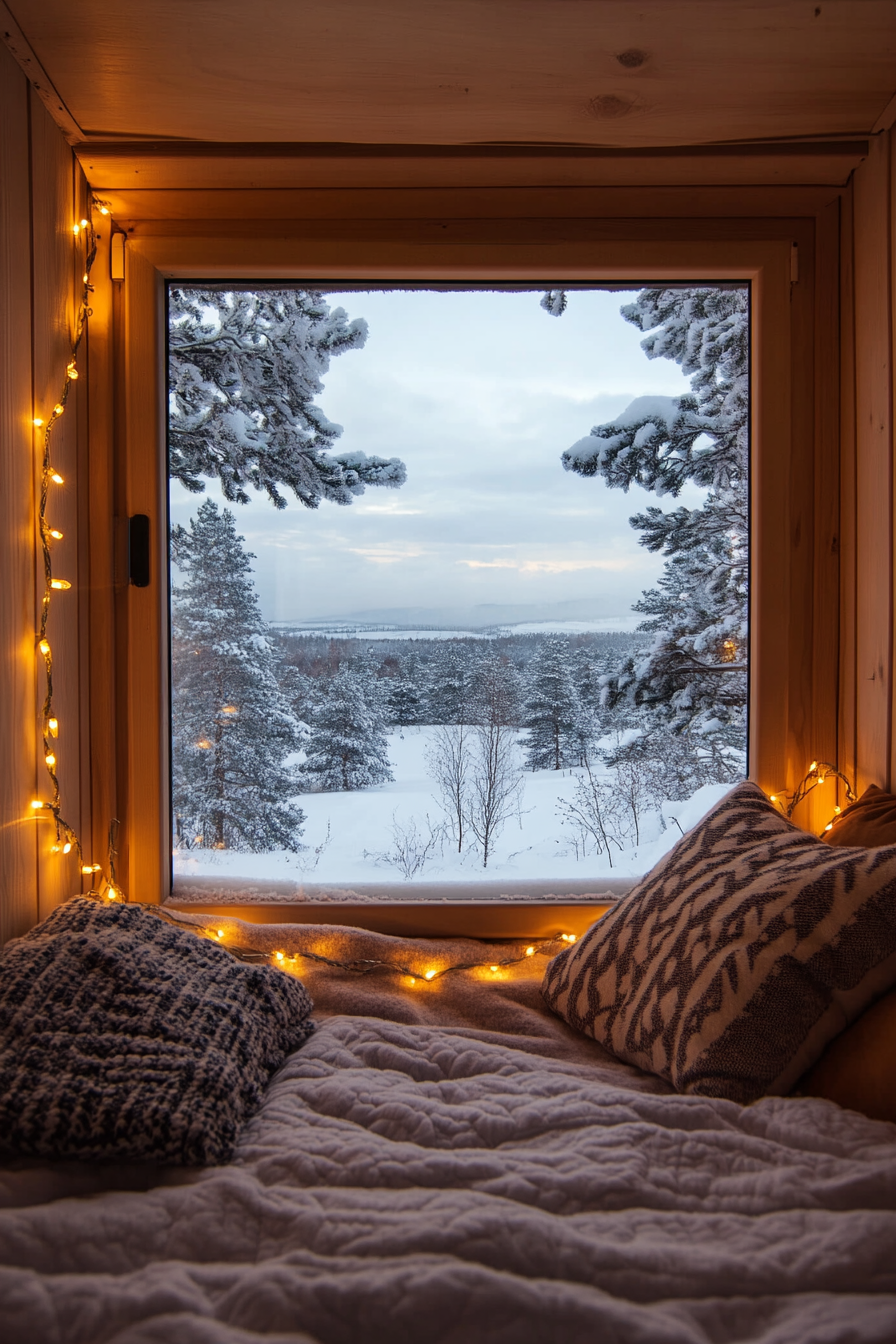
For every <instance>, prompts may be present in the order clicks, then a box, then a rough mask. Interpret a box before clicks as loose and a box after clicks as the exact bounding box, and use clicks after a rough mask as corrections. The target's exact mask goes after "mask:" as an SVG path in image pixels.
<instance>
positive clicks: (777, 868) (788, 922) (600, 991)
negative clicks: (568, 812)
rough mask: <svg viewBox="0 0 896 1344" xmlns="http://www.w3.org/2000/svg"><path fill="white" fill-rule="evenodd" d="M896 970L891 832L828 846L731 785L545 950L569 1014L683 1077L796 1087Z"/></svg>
mask: <svg viewBox="0 0 896 1344" xmlns="http://www.w3.org/2000/svg"><path fill="white" fill-rule="evenodd" d="M894 982H896V846H888V847H887V848H884V849H870V850H869V849H842V848H841V849H831V848H830V846H828V845H824V844H822V843H821V841H820V840H818V839H817V838H816V837H815V836H813V835H809V834H807V832H805V831H800V830H797V828H796V827H795V826H792V825H791V823H790V822H789V821H787V820H786V819H785V818H784V817H782V816H781V815H780V813H779V812H778V811H777V810H776V809H775V808H774V807H773V806H772V805H771V803H769V802H768V800H767V799H766V797H765V795H764V794H763V793H762V791H761V790H760V789H759V788H757V787H756V785H755V784H750V783H743V784H739V785H737V787H736V788H734V789H733V790H732V791H731V792H730V793H729V794H727V795H726V796H725V797H724V798H723V799H722V801H721V802H720V803H719V804H718V806H717V807H716V808H714V809H713V811H712V812H710V813H709V815H708V816H706V817H704V818H703V820H702V821H701V822H699V823H698V825H697V826H695V827H694V829H693V830H691V831H689V832H688V833H687V835H685V836H684V837H683V838H682V839H681V840H679V842H678V844H677V845H676V846H675V848H674V849H673V850H672V851H671V852H670V853H669V854H667V855H666V857H665V858H664V859H662V860H661V861H660V863H658V864H657V866H656V867H655V868H654V869H653V871H652V872H651V873H649V874H648V876H647V877H646V878H644V879H643V881H642V882H640V883H639V884H638V886H637V887H635V889H634V890H633V891H632V892H631V893H630V895H628V896H627V897H625V898H624V899H623V900H622V901H620V903H619V905H618V906H616V907H615V909H613V910H611V911H610V913H609V914H607V915H605V916H604V918H603V919H602V920H600V921H599V922H598V923H597V924H595V925H593V926H592V928H591V929H590V930H589V931H588V933H587V934H585V936H584V937H583V938H582V939H581V940H580V941H579V942H578V943H576V944H574V945H573V946H571V947H570V948H569V949H568V950H566V951H564V952H561V953H560V955H559V956H557V957H555V958H554V960H553V961H552V962H551V963H550V964H549V966H548V968H547V973H546V975H545V979H544V985H543V987H542V992H543V994H544V997H545V999H546V1001H547V1003H548V1005H549V1006H550V1007H551V1008H552V1009H553V1010H554V1012H556V1013H557V1014H559V1016H560V1017H563V1018H565V1019H566V1021H567V1022H569V1023H570V1025H571V1026H573V1027H576V1028H578V1030H579V1031H583V1032H585V1033H587V1035H589V1036H593V1037H594V1038H595V1040H598V1041H600V1042H601V1044H602V1045H605V1046H606V1047H607V1048H608V1049H610V1050H612V1051H613V1053H614V1054H615V1055H618V1056H619V1058H620V1059H624V1060H626V1061H627V1062H628V1063H630V1064H635V1065H637V1066H638V1067H640V1068H642V1069H645V1070H647V1071H648V1072H650V1073H655V1074H658V1075H659V1076H660V1077H661V1078H665V1079H667V1080H668V1081H669V1082H671V1083H672V1085H673V1086H674V1087H676V1088H677V1089H678V1090H679V1091H680V1092H693V1093H699V1094H701V1095H703V1096H709V1097H728V1098H730V1099H731V1100H733V1101H739V1102H742V1103H745V1104H746V1103H748V1102H751V1101H754V1100H756V1098H757V1097H761V1096H763V1095H764V1094H766V1093H772V1094H779V1095H781V1094H784V1093H786V1092H788V1091H789V1090H790V1089H791V1087H792V1086H793V1085H794V1083H795V1082H796V1081H797V1079H798V1078H799V1077H800V1075H801V1074H802V1073H804V1072H805V1070H806V1069H807V1068H808V1067H809V1065H810V1064H812V1063H814V1061H815V1060H816V1059H817V1058H818V1057H819V1055H820V1054H821V1052H822V1051H823V1050H824V1048H825V1046H826V1045H827V1043H828V1042H829V1041H830V1040H832V1039H833V1037H834V1036H836V1035H837V1034H838V1033H839V1032H840V1031H842V1030H843V1028H844V1027H845V1026H846V1025H847V1024H848V1023H849V1022H852V1021H854V1020H855V1018H857V1017H858V1015H859V1014H860V1013H861V1012H862V1011H863V1010H864V1008H865V1007H866V1006H867V1005H868V1004H869V1003H870V1002H871V1000H872V999H874V998H875V997H876V996H877V995H878V994H881V993H883V991H884V990H886V989H888V988H889V987H890V986H891V985H892V984H894Z"/></svg>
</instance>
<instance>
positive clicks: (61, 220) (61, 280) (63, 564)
mask: <svg viewBox="0 0 896 1344" xmlns="http://www.w3.org/2000/svg"><path fill="white" fill-rule="evenodd" d="M31 173H32V203H33V204H32V233H33V247H34V253H33V255H34V270H33V282H32V292H33V305H34V306H33V329H32V336H33V367H34V404H35V406H36V408H37V413H38V414H39V415H41V416H43V418H44V419H47V418H48V417H49V414H50V413H51V411H52V408H53V405H54V403H55V402H56V400H57V398H58V397H59V395H60V392H61V391H62V386H63V379H64V375H65V368H66V365H67V363H68V361H69V359H70V358H71V342H72V332H73V330H74V322H75V312H76V294H77V292H78V291H77V289H76V280H77V279H78V278H79V277H80V273H81V271H82V270H83V246H82V245H81V244H80V242H78V243H76V242H75V240H74V237H73V234H72V221H73V219H74V215H75V201H74V198H73V180H72V154H71V150H70V149H69V148H68V146H67V145H66V143H65V141H64V140H63V139H62V137H61V136H60V134H59V131H58V129H57V127H56V126H55V124H54V123H53V121H51V119H50V116H49V114H48V113H47V110H46V108H45V107H44V105H43V103H42V102H41V101H40V100H39V99H38V98H37V96H36V94H34V92H33V91H32V95H31ZM80 395H81V394H80V392H79V389H78V384H77V383H76V384H75V386H74V388H73V389H72V391H71V392H70V394H69V400H68V405H67V408H66V411H65V414H64V415H63V416H62V418H61V420H60V421H59V422H58V423H57V425H56V427H55V429H54V430H53V435H52V445H53V446H52V460H53V465H54V466H55V468H56V470H57V471H58V472H59V473H60V474H61V475H62V477H63V478H64V484H63V485H62V486H54V487H53V488H52V493H51V495H50V504H49V510H48V513H49V521H50V524H51V526H52V527H55V528H58V529H59V530H60V531H61V532H62V533H63V540H62V541H60V542H58V543H56V544H55V545H54V549H53V572H54V574H55V575H56V576H57V577H59V578H65V579H68V580H69V582H70V583H71V584H72V588H71V590H70V591H69V592H62V593H58V594H56V595H54V598H53V601H52V604H51V608H50V620H49V625H48V627H47V638H48V639H49V641H50V645H51V648H52V650H53V680H54V687H55V702H54V703H55V708H56V711H57V718H58V719H59V739H58V758H59V763H58V767H57V773H58V776H59V786H60V790H61V795H62V796H61V806H62V814H63V816H64V817H65V819H66V820H67V821H68V823H69V824H70V825H71V826H72V827H73V828H74V829H75V831H76V832H78V833H79V834H80V831H81V808H80V785H81V715H80V710H81V692H80V664H81V650H80V630H81V620H82V599H83V596H84V594H83V593H82V588H81V574H80V572H79V567H78V559H79V555H78V550H79V548H78V433H77V430H78V401H79V398H80ZM34 468H35V489H36V490H37V491H39V489H40V454H39V453H37V454H35V458H34ZM34 585H35V587H34V591H35V610H38V609H39V604H40V601H41V598H42V595H43V590H44V573H43V557H42V554H41V553H40V552H39V551H36V553H35V580H34ZM37 709H39V706H35V713H36V711H37ZM38 780H39V783H38V796H41V792H42V791H43V794H44V796H46V788H47V785H46V783H45V779H44V777H42V772H40V773H39V775H38ZM39 836H40V840H39V857H40V913H41V917H43V916H45V915H48V914H49V913H50V911H51V910H52V909H54V907H55V906H56V905H58V904H59V903H60V902H61V901H63V900H65V899H66V898H67V897H69V896H71V895H72V893H73V892H76V891H79V890H80V886H81V881H80V876H81V875H80V872H79V869H78V864H77V855H76V853H75V851H74V850H73V851H72V853H71V855H70V856H68V857H65V856H63V855H61V854H51V853H50V846H51V845H52V843H53V841H54V839H55V835H54V831H53V827H52V824H51V822H50V821H49V820H47V821H46V822H45V823H44V824H43V825H42V826H41V828H40V832H39Z"/></svg>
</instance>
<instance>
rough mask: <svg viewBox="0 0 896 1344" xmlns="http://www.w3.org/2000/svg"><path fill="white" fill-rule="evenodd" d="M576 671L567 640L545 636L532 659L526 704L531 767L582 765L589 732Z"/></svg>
mask: <svg viewBox="0 0 896 1344" xmlns="http://www.w3.org/2000/svg"><path fill="white" fill-rule="evenodd" d="M575 671H576V669H575V665H574V662H573V659H572V656H571V654H570V649H569V642H568V641H567V640H563V639H546V640H545V641H544V642H543V643H542V645H541V648H540V649H539V651H538V653H537V654H536V655H535V657H534V658H533V659H532V662H531V664H530V666H529V676H528V688H527V695H526V700H525V704H524V706H523V726H524V728H525V729H526V765H527V766H528V767H529V769H530V770H561V769H563V768H564V767H565V766H572V765H579V764H581V761H582V758H583V753H584V750H585V748H586V747H587V741H588V737H589V732H588V728H587V726H586V725H587V710H586V708H585V706H583V704H582V700H581V698H580V696H579V692H578V689H577V686H576V675H575Z"/></svg>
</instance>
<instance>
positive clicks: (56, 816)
mask: <svg viewBox="0 0 896 1344" xmlns="http://www.w3.org/2000/svg"><path fill="white" fill-rule="evenodd" d="M90 207H91V213H92V211H93V210H98V211H99V212H100V214H101V215H105V216H108V215H109V206H108V204H107V203H106V202H105V201H100V200H98V199H96V198H93V199H92V200H91V203H90ZM72 234H73V237H74V242H75V245H76V246H77V247H80V246H81V245H82V243H86V251H85V256H84V270H83V274H82V277H81V296H80V301H79V303H78V314H77V318H76V320H75V329H74V334H73V337H72V342H71V354H70V357H69V360H68V363H67V365H66V370H65V378H64V380H63V384H62V391H61V392H60V394H59V398H58V400H57V401H56V402H55V404H54V406H53V409H52V411H51V412H50V414H49V416H47V418H46V419H44V417H42V416H41V415H39V414H37V413H35V415H34V418H33V422H32V423H33V425H34V428H35V429H37V430H43V456H42V461H41V482H40V503H39V508H38V515H37V540H38V543H39V545H40V548H41V552H42V555H43V567H44V591H43V597H42V599H41V606H40V622H39V625H38V630H37V634H36V636H35V643H36V646H37V650H38V653H39V654H40V655H41V657H42V659H43V665H44V698H43V705H42V707H41V722H42V732H41V736H42V740H43V753H44V768H45V769H46V772H47V775H48V777H49V780H50V788H51V790H52V798H51V800H50V801H49V802H47V801H46V800H45V799H42V798H35V799H34V800H33V801H32V803H31V808H32V811H34V812H36V813H38V814H40V813H46V812H49V813H50V815H51V816H52V818H53V824H54V826H55V831H56V839H55V843H54V844H53V845H52V847H51V853H54V854H57V853H59V852H60V851H61V852H62V853H63V854H69V853H71V851H72V850H74V851H75V853H76V854H77V856H78V861H79V863H80V866H81V873H82V875H85V876H87V875H89V876H90V878H91V890H90V891H89V892H88V893H87V894H88V895H98V894H99V893H98V892H95V891H94V890H93V887H94V882H95V881H96V874H98V873H100V872H101V871H102V865H101V864H98V863H89V864H88V863H85V862H84V851H83V847H82V845H81V840H80V837H79V836H78V833H77V832H76V830H75V828H74V827H73V826H72V825H71V823H70V822H68V821H67V820H66V819H65V817H64V816H63V814H62V800H61V795H60V789H59V774H58V769H57V767H58V759H59V758H58V748H57V739H58V737H59V720H58V718H57V717H56V714H55V711H54V704H53V699H54V682H53V649H52V645H51V644H50V641H49V639H48V638H47V629H48V626H49V620H50V608H51V603H52V599H53V595H54V593H56V592H65V591H66V590H68V589H70V588H71V586H72V585H71V583H70V582H69V581H68V580H67V579H62V578H58V577H56V576H54V573H53V549H52V543H53V542H54V541H61V540H62V533H61V532H60V531H59V530H58V529H57V528H54V527H52V526H51V525H50V520H49V517H48V513H49V503H50V494H51V487H52V486H54V485H63V484H64V480H63V477H62V476H61V475H60V474H59V472H58V471H57V470H56V468H55V467H54V465H53V457H52V448H53V431H54V429H55V428H56V425H57V424H58V422H59V420H60V419H61V417H62V416H63V415H64V414H65V409H66V406H67V404H68V399H69V394H70V392H71V389H72V384H73V383H75V382H77V380H78V376H79V371H78V352H79V350H80V348H81V343H82V341H83V339H84V333H85V332H86V330H87V321H88V318H90V317H91V315H92V311H93V310H92V309H91V307H90V295H91V294H92V293H93V288H94V287H93V285H92V284H91V283H90V272H91V270H92V269H93V264H94V262H95V261H96V254H97V234H96V230H95V228H94V225H93V220H92V218H91V219H82V220H80V221H78V222H76V223H74V224H73V225H72ZM35 410H36V408H35ZM117 825H118V823H117V822H114V823H113V828H110V835H109V849H110V854H109V857H110V863H112V862H113V853H114V836H115V834H117ZM105 885H106V889H107V893H108V894H109V895H110V896H113V897H116V896H118V895H120V891H119V889H118V887H117V885H116V884H115V879H114V877H112V878H111V880H107V881H106V884H105Z"/></svg>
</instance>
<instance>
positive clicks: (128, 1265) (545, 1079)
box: [0, 917, 896, 1344]
mask: <svg viewBox="0 0 896 1344" xmlns="http://www.w3.org/2000/svg"><path fill="white" fill-rule="evenodd" d="M196 919H197V922H201V920H200V918H199V917H196ZM226 932H227V936H228V937H230V938H233V939H235V940H236V939H238V940H239V941H240V942H241V943H242V944H244V945H246V946H254V947H256V948H259V949H268V950H269V949H272V948H276V950H282V951H283V952H284V953H285V955H286V956H287V957H288V956H290V955H291V954H292V953H293V952H295V951H297V950H300V949H301V948H303V947H304V948H306V949H307V948H309V947H312V946H313V947H316V948H318V949H320V948H322V947H324V948H326V949H327V950H328V951H329V952H330V953H331V954H334V957H333V959H338V960H343V961H345V960H350V959H354V960H357V961H365V960H366V961H369V960H378V959H379V960H383V961H387V962H391V963H393V964H394V965H397V966H410V967H411V968H412V969H413V968H417V969H419V970H420V971H421V972H422V974H420V975H418V976H416V977H415V984H414V985H413V986H412V985H410V983H409V977H408V976H405V975H401V974H398V973H396V972H392V971H389V970H387V969H384V968H380V969H378V970H377V969H374V970H373V971H370V972H368V973H366V974H361V973H359V972H346V971H344V970H342V969H340V968H338V967H337V968H333V967H329V966H327V965H325V964H322V963H314V962H311V961H309V960H307V959H303V960H302V975H303V979H304V980H305V982H306V984H307V985H308V987H309V989H310V991H311V994H312V997H313V998H314V1001H315V1017H316V1019H317V1022H318V1025H317V1029H316V1031H315V1032H314V1034H313V1036H312V1037H311V1039H310V1040H309V1041H308V1042H307V1044H306V1045H304V1046H303V1047H302V1049H301V1050H299V1051H297V1052H296V1053H295V1054H293V1055H291V1056H290V1057H289V1058H288V1059H287V1061H286V1062H285V1064H284V1065H283V1067H282V1068H281V1069H280V1070H279V1071H278V1073H277V1074H276V1075H275V1077H274V1078H273V1080H272V1082H271V1084H270V1087H269V1088H268V1090H267V1093H266V1095H265V1097H264V1100H263V1103H262V1106H261V1108H260V1110H259V1111H258V1113H257V1114H256V1115H255V1116H254V1117H253V1119H252V1120H251V1121H250V1122H249V1124H248V1125H247V1126H246V1128H245V1130H244V1132H243V1134H242V1136H241V1138H240V1140H239V1142H238V1145H237V1149H236V1152H235V1154H234V1157H233V1160H232V1161H231V1162H230V1163H229V1164H228V1165H226V1166H221V1167H211V1168H206V1169H204V1170H191V1169H184V1168H146V1167H143V1166H138V1165H132V1166H128V1165H114V1166H103V1165H99V1164H93V1165H85V1164H75V1163H46V1162H40V1161H25V1160H20V1161H18V1162H13V1163H7V1164H6V1165H5V1166H4V1167H3V1169H2V1172H0V1201H2V1206H3V1207H2V1211H0V1248H2V1255H0V1260H2V1263H3V1266H4V1268H3V1270H2V1275H0V1319H2V1321H3V1323H4V1324H3V1327H2V1329H3V1336H2V1337H3V1339H4V1340H5V1341H6V1344H35V1341H40V1344H82V1342H83V1344H112V1342H113V1341H115V1344H137V1342H138V1341H140V1344H143V1342H144V1341H145V1342H147V1344H148V1342H149V1341H163V1340H165V1341H177V1342H178V1344H181V1342H183V1344H194V1341H195V1342H196V1344H199V1342H200V1341H201V1344H211V1342H212V1341H214V1342H215V1344H218V1342H219V1341H220V1342H221V1344H224V1342H225V1341H226V1342H227V1344H244V1342H247V1341H250V1340H252V1341H254V1340H260V1339H263V1340H266V1341H277V1342H278V1344H279V1341H284V1342H285V1341H287V1340H288V1341H291V1342H293V1341H306V1340H309V1341H310V1340H314V1341H320V1342H321V1344H324V1342H325V1344H342V1342H343V1341H344V1342H345V1344H349V1342H350V1341H351V1342H354V1341H358V1340H379V1339H384V1340H386V1339H388V1340H390V1341H391V1340H395V1341H399V1340H409V1341H410V1340H417V1339H420V1338H425V1339H428V1340H438V1341H446V1342H447V1341H478V1340H483V1341H484V1340H489V1341H494V1340H497V1341H503V1340H506V1341H513V1342H514V1344H518V1342H520V1341H530V1340H531V1341H555V1340H567V1339H568V1340H583V1341H584V1340H589V1341H593V1340H601V1341H610V1340H619V1341H625V1344H629V1341H642V1340H643V1341H650V1342H651V1344H654V1342H656V1344H659V1342H660V1341H662V1344H666V1342H667V1341H668V1344H697V1342H698V1341H699V1344H708V1342H709V1341H713V1342H714V1344H715V1341H719V1342H721V1341H735V1340H737V1341H741V1340H751V1341H753V1340H755V1341H762V1344H773V1342H774V1344H783V1342H784V1341H819V1342H820V1341H845V1340H850V1341H861V1342H862V1344H866V1342H867V1344H871V1342H872V1341H875V1342H877V1341H879V1342H880V1344H892V1340H893V1339H894V1338H896V1254H894V1251H896V1126H892V1125H889V1124H884V1123H880V1122H876V1121H872V1120H868V1119H866V1118H865V1117H863V1116H860V1115H858V1114H855V1113H852V1112H849V1111H845V1110H843V1109H842V1108H840V1107H838V1106H836V1105H835V1104H834V1103H832V1102H829V1101H822V1100H818V1099H812V1098H780V1097H774V1098H765V1099H763V1100H762V1101H760V1102H758V1103H756V1104H754V1105H752V1106H750V1107H746V1108H744V1107H741V1106H739V1105H737V1104H735V1103H733V1102H727V1101H717V1100H712V1099H706V1098H702V1097H693V1096H680V1095H676V1094H675V1093H673V1091H672V1089H671V1087H670V1086H669V1085H668V1084H666V1083H664V1082H662V1081H661V1080H660V1079H658V1078H656V1077H654V1076H652V1075H650V1074H647V1073H644V1072H641V1071H639V1070H637V1069H635V1068H632V1067H630V1066H627V1065H625V1064H622V1063H620V1062H619V1061H618V1060H616V1059H614V1057H613V1056H611V1055H610V1054H608V1053H607V1052H606V1051H605V1050H604V1049H603V1048H602V1047H601V1046H600V1045H598V1044H597V1043H596V1042H595V1041H593V1040H590V1039H588V1038H587V1037H584V1036H582V1035H580V1034H578V1033H576V1032H574V1031H572V1030H571V1029H570V1028H569V1027H568V1026H567V1025H566V1024H565V1023H563V1022H562V1021H561V1020H560V1019H559V1018H557V1017H556V1016H554V1015H553V1014H551V1013H549V1012H548V1010H547V1009H546V1008H545V1006H544V1004H543V1001H542V999H541V994H540V985H541V978H542V974H543V969H544V959H543V957H542V956H539V955H537V954H536V955H534V956H532V957H529V958H526V957H525V949H524V948H522V949H521V948H520V947H518V946H514V945H509V946H508V945H507V944H502V945H497V946H491V945H485V944H477V943H472V942H470V943H467V942H458V943H453V944H445V943H427V942H423V941H421V940H401V939H394V938H388V937H386V936H381V935H375V934H370V933H365V932H363V931H360V930H357V931H351V930H344V929H335V928H320V927H318V928H303V929H299V930H296V929H289V928H285V927H279V926H266V927H261V928H255V927H252V926H248V925H244V926H238V925H237V921H231V922H230V923H229V924H228V927H227V930H226ZM514 955H521V956H522V957H523V959H522V960H520V961H518V962H514V963H513V964H511V965H509V966H505V967H500V968H499V970H498V971H497V972H494V971H492V970H491V969H490V966H491V965H498V964H499V962H500V961H503V960H506V959H507V958H508V956H514ZM492 957H494V958H495V961H494V962H492V961H490V958H492ZM469 961H472V962H476V963H479V965H477V967H476V968H474V969H470V970H467V971H462V972H458V973H456V974H452V975H451V976H442V977H440V978H439V979H438V980H437V981H436V982H435V983H434V984H433V983H428V982H426V980H425V979H423V974H425V970H424V969H423V968H424V966H425V965H426V964H427V963H430V962H431V963H434V964H449V963H451V964H459V963H463V962H469Z"/></svg>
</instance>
